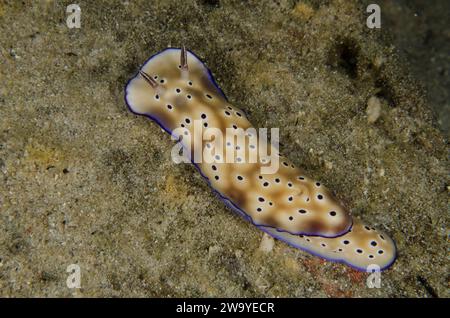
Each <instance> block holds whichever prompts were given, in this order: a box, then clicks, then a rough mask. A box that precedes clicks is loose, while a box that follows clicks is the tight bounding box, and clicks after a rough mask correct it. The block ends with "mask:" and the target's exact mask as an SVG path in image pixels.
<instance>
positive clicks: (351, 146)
mask: <svg viewBox="0 0 450 318" xmlns="http://www.w3.org/2000/svg"><path fill="white" fill-rule="evenodd" d="M443 2H444V1H442V2H439V3H440V5H441V6H444V7H445V5H444V4H442V3H443ZM33 3H34V4H32V2H31V1H30V2H28V1H24V2H18V1H1V2H0V30H1V32H0V169H1V175H0V295H1V296H88V297H92V296H122V297H129V296H139V297H155V296H178V297H183V296H194V297H195V296H231V297H235V296H257V297H260V296H269V297H273V296H284V297H302V296H304V297H310V296H314V297H321V296H323V297H344V296H352V297H361V296H369V297H377V296H386V297H389V296H400V297H401V296H416V297H424V296H425V297H429V296H433V295H437V296H441V297H442V296H449V295H448V272H449V271H448V258H447V255H448V238H447V235H448V230H447V224H448V205H447V200H448V177H447V174H448V161H447V159H446V155H447V145H446V142H445V139H444V133H443V132H442V131H443V130H441V129H440V128H439V127H444V128H442V129H445V127H446V126H445V124H444V122H443V121H442V117H441V122H440V124H441V125H439V122H438V121H437V120H436V119H435V118H436V115H433V113H432V109H438V110H439V111H438V112H443V113H445V111H442V109H444V108H442V107H439V105H440V104H439V103H440V101H442V99H443V98H444V100H445V94H444V95H442V96H444V97H439V98H438V97H435V99H434V100H430V99H428V98H427V93H426V92H425V90H424V86H426V85H430V84H424V82H423V80H424V78H421V77H420V76H417V75H416V74H418V73H420V68H419V67H420V65H416V66H414V68H415V69H413V70H411V66H410V65H409V63H410V62H411V60H408V59H409V58H410V56H408V54H406V55H405V54H403V52H402V41H399V40H398V39H399V38H398V34H395V33H393V32H394V31H395V30H396V28H395V27H393V28H388V26H389V24H388V23H387V24H386V27H385V28H384V27H383V26H382V28H381V30H369V29H368V28H367V27H366V25H365V18H366V13H365V6H364V5H363V4H362V3H360V2H356V1H344V0H341V1H331V0H330V1H305V2H302V3H301V4H296V3H295V2H294V1H284V0H281V1H278V2H273V3H272V2H267V3H266V2H259V1H252V2H249V3H245V4H241V3H240V2H238V1H231V2H228V1H227V2H226V3H225V2H224V1H211V0H210V1H186V2H183V3H184V4H183V6H181V5H180V2H179V1H152V2H151V3H149V1H137V2H131V1H111V2H109V1H108V2H106V1H105V2H90V1H79V2H78V3H79V4H80V6H81V10H82V15H81V17H82V18H81V19H82V20H81V21H82V26H81V29H68V28H67V26H66V23H65V19H66V14H65V5H66V4H64V5H63V4H61V2H60V1H33ZM382 10H386V15H390V17H391V18H392V17H393V16H395V13H396V12H397V11H395V10H400V13H401V12H403V13H405V14H409V13H411V12H415V11H414V10H413V9H411V8H410V7H408V8H407V9H404V7H402V3H400V4H399V5H398V6H394V8H393V7H392V6H389V5H386V6H383V4H382ZM402 10H404V11H402ZM436 10H438V9H436ZM441 12H442V10H441ZM408 17H410V16H408V15H407V16H403V17H402V19H404V20H405V21H409V23H412V24H414V20H413V18H412V17H411V18H410V19H409V20H408ZM391 22H392V19H391ZM424 25H425V26H424ZM394 26H395V25H394ZM426 27H428V25H427V24H421V25H419V30H420V32H424V33H423V34H425V33H426V30H425V31H424V30H423V28H426ZM420 28H422V29H420ZM397 29H398V27H397ZM402 30H404V29H402ZM408 30H411V33H414V32H416V31H413V30H415V29H414V28H413V27H411V28H408ZM404 32H406V31H404ZM447 32H448V31H447ZM415 34H416V36H417V33H415ZM420 34H422V33H420ZM435 34H436V33H435ZM442 34H444V35H445V33H444V31H442ZM447 36H448V34H447ZM404 37H407V35H404ZM405 42H407V43H408V41H404V42H403V43H405ZM182 44H185V45H186V46H187V47H188V48H189V49H190V50H192V51H193V52H195V53H196V54H198V55H199V56H200V57H201V58H202V59H203V60H204V61H205V63H206V64H207V65H208V66H209V68H210V69H211V70H212V71H213V74H214V76H215V77H216V79H217V81H218V83H219V84H220V86H221V87H222V89H223V90H224V92H225V94H226V95H227V97H228V98H229V100H230V101H231V102H232V103H233V104H234V105H236V106H237V107H239V108H242V109H244V110H245V111H246V112H247V113H248V115H249V117H250V118H251V119H252V122H253V123H254V124H255V125H256V126H258V127H280V128H281V129H280V139H281V143H282V146H281V148H282V149H283V152H284V153H286V154H289V157H290V159H291V160H292V161H293V162H294V163H295V164H296V165H298V166H300V167H303V168H305V169H306V170H307V171H308V173H309V175H311V176H312V177H314V178H316V179H318V180H321V181H323V182H324V183H326V184H327V186H328V187H329V188H331V189H333V190H334V191H335V192H336V193H337V196H338V197H339V198H340V199H342V200H344V201H345V202H346V204H347V205H348V206H349V207H351V209H352V212H353V214H354V215H356V216H359V217H361V218H362V219H364V221H365V222H367V223H369V224H373V225H374V226H376V227H378V228H380V229H382V230H383V231H385V232H387V233H389V234H390V235H391V236H392V237H393V239H394V240H395V241H396V243H397V246H398V250H399V258H398V260H397V262H396V263H395V264H394V266H393V267H392V268H391V269H390V270H388V271H386V272H383V273H382V288H380V289H376V288H375V289H369V288H367V287H366V284H365V280H366V277H367V274H365V273H360V272H357V271H355V270H352V269H350V268H349V267H347V266H345V265H340V264H335V263H331V262H325V261H322V260H321V259H319V258H317V257H314V256H311V255H309V254H307V253H305V252H302V251H299V250H296V249H294V248H291V247H288V246H287V245H286V244H284V243H282V242H279V241H275V242H274V244H273V242H271V241H270V239H268V238H267V237H265V236H264V235H263V232H261V231H259V230H257V229H256V228H255V227H253V226H252V225H250V224H248V223H246V222H244V221H243V220H242V219H241V218H239V217H238V216H236V215H235V214H233V213H232V212H231V211H230V210H229V209H228V208H226V207H225V205H224V204H223V203H222V202H221V201H220V200H218V199H217V198H216V196H215V195H214V194H213V193H212V191H211V190H210V189H209V188H208V186H207V184H206V183H205V182H204V181H203V179H202V178H201V176H200V175H199V174H198V173H197V172H196V171H195V169H194V168H193V167H192V166H191V165H177V164H175V163H173V162H172V161H171V159H170V151H171V147H172V145H173V142H172V141H171V140H170V137H169V136H168V135H167V134H166V133H164V132H163V131H161V129H160V128H159V127H158V126H157V125H156V124H155V123H152V122H151V121H149V120H146V119H145V118H143V117H138V116H135V115H132V114H131V113H130V112H129V111H128V110H127V109H126V106H125V103H124V99H123V89H124V86H125V84H126V81H127V80H128V79H129V78H130V77H131V76H133V74H134V73H135V72H136V70H137V69H138V67H139V66H140V65H141V64H142V63H143V62H144V61H145V60H146V59H147V58H148V57H149V56H150V55H152V54H154V53H156V52H158V51H160V50H162V49H164V48H166V47H168V46H180V45H182ZM420 50H422V51H421V52H422V53H421V54H417V56H416V58H417V59H418V60H419V61H420V58H421V57H422V56H424V55H425V54H424V53H423V52H424V48H423V47H420V48H417V50H414V49H412V51H411V52H419V51H420ZM431 53H432V52H431ZM431 53H430V54H431ZM426 58H427V59H429V58H432V56H428V57H426ZM442 60H445V58H442ZM416 61H417V60H416ZM424 65H427V64H426V63H425V64H424ZM442 67H443V68H444V74H445V72H447V77H448V68H447V69H446V67H448V64H447V65H443V66H442ZM429 74H432V71H429ZM439 76H440V75H439ZM428 78H429V79H430V81H433V82H435V83H438V82H439V80H436V78H433V77H432V75H430V76H429V77H428ZM421 81H422V82H421ZM436 85H439V83H438V84H436ZM436 85H433V86H431V87H432V89H434V91H433V92H435V94H437V92H439V91H441V90H442V88H441V87H439V86H436ZM428 91H429V92H430V89H429V90H428ZM447 96H448V95H447ZM374 97H375V99H374ZM371 98H372V99H371ZM369 100H371V101H370V102H369ZM447 100H448V99H447ZM368 104H370V107H368ZM438 112H436V114H437V113H438ZM72 263H74V264H78V265H79V266H80V268H81V275H82V276H81V287H82V288H81V289H78V290H73V289H68V288H67V287H66V278H67V275H68V274H67V273H66V268H67V266H68V265H69V264H72Z"/></svg>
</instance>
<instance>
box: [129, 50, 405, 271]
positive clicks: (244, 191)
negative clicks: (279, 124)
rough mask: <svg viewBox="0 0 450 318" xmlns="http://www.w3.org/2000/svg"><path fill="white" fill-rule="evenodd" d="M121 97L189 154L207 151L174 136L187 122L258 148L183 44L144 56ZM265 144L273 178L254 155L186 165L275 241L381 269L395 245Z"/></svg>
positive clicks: (242, 118)
mask: <svg viewBox="0 0 450 318" xmlns="http://www.w3.org/2000/svg"><path fill="white" fill-rule="evenodd" d="M125 100H126V103H127V105H128V107H129V109H130V110H131V111H132V112H133V113H135V114H138V115H144V116H146V117H149V118H150V119H152V120H154V121H156V122H157V123H158V124H159V125H160V126H161V127H162V128H163V129H164V130H166V131H167V132H168V133H170V134H172V135H173V136H174V137H176V138H177V139H178V140H179V141H180V142H181V143H182V144H183V147H184V148H185V149H187V151H188V153H189V154H192V153H193V151H194V150H199V149H196V147H201V149H200V150H201V151H204V150H205V147H211V143H210V142H204V143H201V144H200V145H199V144H198V143H196V144H195V145H194V143H193V142H192V141H187V140H192V139H188V138H186V139H184V138H182V137H183V135H188V134H193V130H194V128H193V126H194V122H196V123H199V122H200V123H201V124H202V126H203V127H204V128H205V129H206V128H218V129H220V131H222V132H223V134H224V135H225V132H226V130H227V129H239V131H245V132H246V133H245V135H244V137H243V138H245V141H246V146H247V147H248V149H249V150H250V149H251V148H254V147H255V145H257V144H258V136H255V135H252V134H250V133H247V132H248V131H251V129H252V128H253V126H252V124H251V123H250V122H249V120H248V118H247V117H246V115H245V113H244V112H243V111H242V110H240V109H239V108H237V107H235V106H233V105H231V104H230V103H229V102H228V100H227V98H226V97H225V95H224V94H223V92H222V91H221V89H220V88H219V87H218V85H217V84H216V83H215V81H214V78H213V77H212V75H211V72H210V71H209V70H208V69H207V67H206V66H205V65H204V64H203V63H202V62H201V60H200V59H199V58H198V57H197V56H196V55H194V54H193V53H192V52H190V51H187V50H186V49H185V48H184V47H183V48H181V49H176V48H168V49H165V50H163V51H162V52H160V53H158V54H156V55H153V56H152V57H151V58H150V59H148V60H147V62H145V64H144V65H143V66H142V67H141V69H140V70H139V73H138V74H137V75H136V76H135V77H133V78H132V79H131V80H130V81H129V82H128V84H127V86H126V88H125ZM241 128H242V130H241ZM175 132H176V133H175ZM255 138H256V140H255ZM185 140H186V141H185ZM223 142H224V143H225V141H223ZM223 146H224V148H226V147H227V145H225V144H224V145H223ZM228 146H229V145H228ZM268 147H269V148H270V149H269V153H270V156H271V158H273V157H272V156H278V159H279V163H280V164H279V169H278V171H277V172H276V173H270V174H263V173H261V171H262V170H261V168H262V167H263V166H266V165H267V162H264V160H263V159H264V158H259V157H258V159H260V160H257V162H252V163H249V162H248V160H247V161H246V160H242V159H245V158H239V157H238V158H236V160H235V162H234V163H229V162H225V160H224V158H221V157H220V156H216V157H215V158H214V160H213V161H212V162H210V161H205V162H200V163H194V165H195V166H196V167H197V169H198V171H199V172H200V173H201V174H202V176H203V177H205V178H206V180H207V181H208V183H209V184H210V186H211V187H212V188H213V189H214V190H215V191H216V192H217V193H218V194H219V196H220V197H221V199H223V200H224V202H225V203H226V204H227V205H228V206H230V207H232V208H233V210H234V211H236V212H237V213H238V214H239V215H241V216H242V217H243V218H244V219H246V220H248V221H250V222H252V223H253V224H254V225H255V226H257V227H258V228H259V229H261V230H262V231H264V232H266V233H268V234H269V235H271V236H273V237H275V238H277V239H280V240H282V241H284V242H286V243H288V244H290V245H292V246H294V247H296V248H299V249H302V250H305V251H308V252H310V253H312V254H314V255H317V256H320V257H323V258H325V259H328V260H331V261H336V262H342V263H345V264H348V265H350V266H352V267H354V268H356V269H358V270H362V271H366V270H368V269H370V270H371V271H372V270H377V269H378V270H383V269H386V268H388V267H389V266H390V265H391V264H392V263H393V262H394V260H395V257H396V248H395V244H394V242H393V241H392V239H391V238H390V237H389V236H388V235H386V234H385V233H382V232H380V231H378V230H376V229H375V228H373V227H370V226H368V225H365V224H364V223H363V222H361V221H360V220H358V219H356V218H354V217H352V216H351V215H350V213H349V211H348V209H346V207H345V206H343V204H342V203H341V202H340V201H338V200H337V199H336V198H335V197H334V196H333V194H332V193H331V192H330V191H329V190H328V189H327V188H326V187H324V185H323V184H321V183H320V182H318V181H316V180H313V179H311V178H309V177H308V176H307V175H306V174H305V173H304V171H303V170H302V169H300V168H297V167H296V166H295V165H293V164H292V163H291V162H290V161H289V160H288V159H287V158H285V157H283V156H281V155H280V154H279V153H278V150H277V149H275V148H274V147H273V146H271V145H269V146H268ZM247 152H248V151H247ZM247 152H244V156H248V153H247ZM239 161H242V162H239Z"/></svg>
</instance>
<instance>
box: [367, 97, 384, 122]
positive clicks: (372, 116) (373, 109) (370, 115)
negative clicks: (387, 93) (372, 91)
mask: <svg viewBox="0 0 450 318" xmlns="http://www.w3.org/2000/svg"><path fill="white" fill-rule="evenodd" d="M366 113H367V122H368V123H369V124H373V123H374V122H376V121H377V119H378V118H379V117H380V113H381V101H380V99H379V98H378V97H376V96H372V97H370V98H369V100H368V101H367V109H366Z"/></svg>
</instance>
